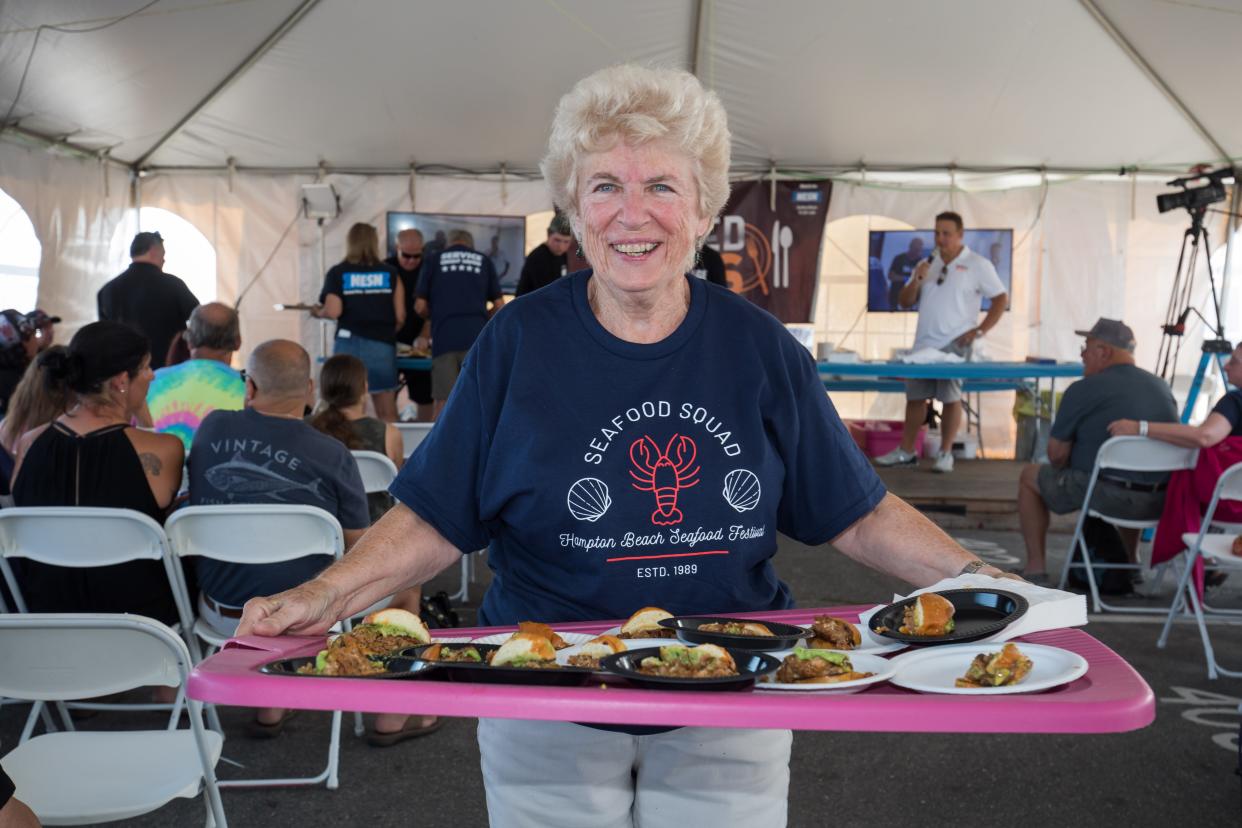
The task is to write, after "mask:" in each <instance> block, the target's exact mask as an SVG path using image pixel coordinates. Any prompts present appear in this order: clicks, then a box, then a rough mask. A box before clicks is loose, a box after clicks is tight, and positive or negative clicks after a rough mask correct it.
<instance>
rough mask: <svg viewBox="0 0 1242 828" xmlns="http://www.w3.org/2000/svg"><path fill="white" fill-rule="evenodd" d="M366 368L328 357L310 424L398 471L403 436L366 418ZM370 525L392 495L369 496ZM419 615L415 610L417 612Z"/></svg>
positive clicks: (346, 357)
mask: <svg viewBox="0 0 1242 828" xmlns="http://www.w3.org/2000/svg"><path fill="white" fill-rule="evenodd" d="M367 393H368V391H367V366H366V363H364V362H363V361H362V360H360V359H358V357H356V356H354V355H352V354H337V355H336V356H333V357H329V358H328V359H327V360H326V361H325V362H324V364H323V369H322V370H321V371H320V372H319V399H320V402H321V404H322V405H321V408H322V410H321V411H320V412H319V413H318V414H316V415H315V416H314V417H312V418H311V420H310V424H311V425H312V426H314V427H315V428H317V429H318V430H319V431H322V432H323V433H324V434H327V435H328V436H329V437H334V438H336V439H337V440H340V441H341V442H342V443H344V444H345V447H346V448H347V449H349V450H350V451H375V452H379V453H380V454H383V455H385V456H387V457H388V459H389V460H391V461H392V462H393V463H394V464H395V465H396V467H397V468H398V469H399V468H401V464H402V463H403V462H405V458H404V457H403V456H402V454H403V453H404V447H403V445H402V442H401V432H399V431H397V427H396V426H395V425H393V424H392V423H386V422H384V421H383V420H377V419H376V418H374V417H368V416H367V415H366V400H367ZM367 507H368V509H369V510H370V513H371V523H375V521H377V520H379V519H380V518H381V517H383V516H384V512H387V511H388V510H389V509H390V508H392V495H390V494H388V493H387V492H372V493H370V494H368V495H367ZM415 611H416V610H415Z"/></svg>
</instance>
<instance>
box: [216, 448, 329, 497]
mask: <svg viewBox="0 0 1242 828" xmlns="http://www.w3.org/2000/svg"><path fill="white" fill-rule="evenodd" d="M271 465H272V462H271V461H270V460H269V461H268V462H266V463H264V464H263V465H262V466H259V465H256V464H254V463H251V462H250V461H248V460H246V459H244V458H243V457H242V455H241V452H238V453H236V454H234V455H233V459H232V460H229V461H228V462H225V463H217V464H216V465H214V466H212V467H211V468H210V469H208V470H207V474H206V477H207V482H208V483H210V484H211V485H212V486H215V487H216V488H217V489H219V490H220V491H221V492H224V493H226V494H228V495H229V496H230V497H231V496H234V495H267V496H268V497H270V498H272V499H273V500H281V501H283V500H284V499H285V498H283V497H281V495H282V494H284V493H286V492H291V491H295V490H302V491H306V492H310V493H311V495H313V496H314V497H316V498H322V497H323V493H322V492H321V491H320V486H319V481H318V480H312V481H311V482H309V483H299V482H298V481H296V480H290V479H289V478H287V477H282V476H281V475H279V474H277V473H276V472H275V471H273V470H272V469H271V468H270V467H271Z"/></svg>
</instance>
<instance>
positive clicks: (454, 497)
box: [388, 343, 491, 553]
mask: <svg viewBox="0 0 1242 828" xmlns="http://www.w3.org/2000/svg"><path fill="white" fill-rule="evenodd" d="M478 350H479V348H478V344H477V343H476V346H475V348H474V349H472V350H471V351H470V353H469V354H468V355H467V357H466V361H465V363H464V364H463V365H462V370H461V374H460V376H458V378H457V382H456V383H455V384H454V385H453V390H452V392H451V393H450V394H449V398H448V403H447V404H446V406H445V408H444V411H443V412H441V414H440V416H439V417H438V418H437V419H436V427H435V428H433V429H432V430H431V431H430V432H429V433H428V435H427V437H426V439H424V440H423V442H422V443H420V444H419V446H418V448H417V449H415V451H414V453H413V454H412V455H410V457H409V459H408V460H406V461H405V465H404V466H402V467H401V472H400V473H399V474H398V475H397V479H396V480H394V481H393V484H392V485H391V486H390V487H389V488H388V491H389V493H390V494H392V496H393V497H395V498H396V499H397V500H399V501H401V502H402V503H403V504H405V505H406V506H408V507H409V508H410V509H411V510H412V511H413V512H414V513H415V514H417V515H418V516H419V517H420V518H422V519H423V520H425V521H427V523H429V524H431V526H432V527H434V528H435V530H436V531H437V532H439V533H440V534H441V535H442V536H444V539H445V540H447V541H448V542H449V543H451V544H453V546H456V547H457V548H458V549H459V550H461V551H462V552H463V553H467V552H473V551H475V550H476V549H482V548H483V547H485V546H487V544H488V540H489V536H490V533H489V531H488V528H487V526H486V525H485V522H484V520H483V518H482V516H481V515H480V512H479V504H480V503H481V501H482V491H483V479H484V474H485V472H486V466H487V457H488V453H489V452H490V447H491V441H490V438H489V434H490V429H489V428H487V427H486V424H485V423H484V419H483V400H482V395H481V393H480V381H479V368H478V366H479V359H478V357H477V354H478ZM449 470H451V472H450V473H446V471H449Z"/></svg>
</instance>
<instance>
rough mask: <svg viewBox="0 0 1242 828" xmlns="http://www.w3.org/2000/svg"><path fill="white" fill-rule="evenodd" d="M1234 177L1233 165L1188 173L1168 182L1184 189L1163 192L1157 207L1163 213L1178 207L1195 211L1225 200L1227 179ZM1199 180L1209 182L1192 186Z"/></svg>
mask: <svg viewBox="0 0 1242 828" xmlns="http://www.w3.org/2000/svg"><path fill="white" fill-rule="evenodd" d="M1233 177H1234V169H1233V167H1221V168H1220V169H1219V170H1212V171H1210V172H1201V173H1198V174H1197V175H1188V176H1186V177H1185V178H1175V179H1173V180H1172V181H1170V182H1168V186H1170V187H1181V188H1182V189H1181V190H1180V191H1178V192H1175V193H1161V194H1160V195H1158V196H1156V209H1157V210H1159V211H1160V212H1162V213H1167V212H1169V211H1170V210H1176V209H1177V208H1178V207H1185V208H1186V209H1187V210H1190V211H1191V212H1194V211H1195V210H1202V209H1203V208H1205V207H1207V206H1208V205H1209V204H1215V203H1216V202H1218V201H1224V200H1225V181H1226V180H1232V179H1233ZM1198 181H1206V182H1207V183H1206V184H1201V185H1200V186H1198V187H1192V186H1190V185H1191V184H1193V183H1195V182H1198Z"/></svg>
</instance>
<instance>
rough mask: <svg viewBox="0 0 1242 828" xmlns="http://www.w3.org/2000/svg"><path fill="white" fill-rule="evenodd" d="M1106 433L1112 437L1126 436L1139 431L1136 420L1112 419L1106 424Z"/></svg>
mask: <svg viewBox="0 0 1242 828" xmlns="http://www.w3.org/2000/svg"><path fill="white" fill-rule="evenodd" d="M1108 433H1109V434H1111V435H1112V436H1114V437H1127V436H1130V435H1137V434H1138V433H1139V424H1138V420H1113V421H1112V422H1111V423H1109V424H1108Z"/></svg>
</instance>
